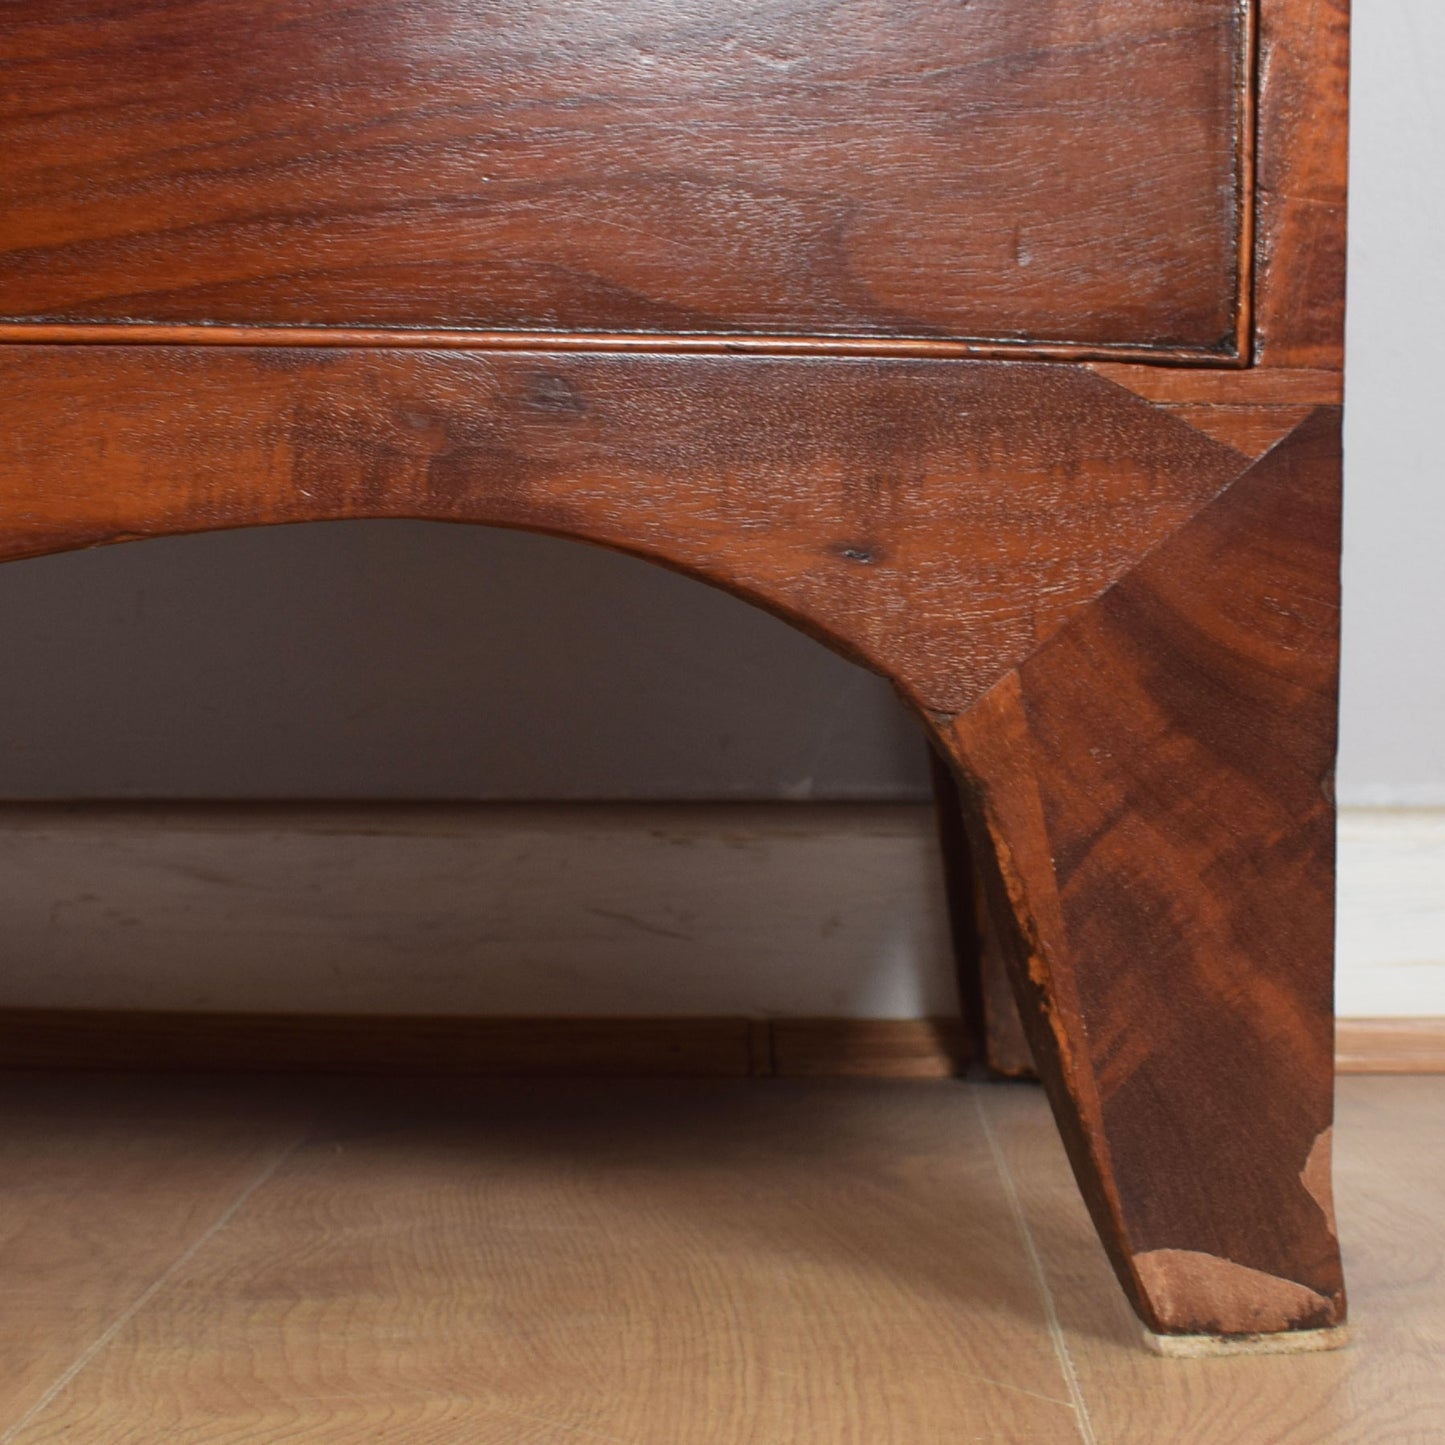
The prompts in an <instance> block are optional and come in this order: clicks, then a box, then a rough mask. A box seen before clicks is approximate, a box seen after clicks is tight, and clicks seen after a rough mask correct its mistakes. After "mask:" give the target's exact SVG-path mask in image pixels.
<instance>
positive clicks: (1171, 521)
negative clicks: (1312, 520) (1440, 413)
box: [0, 346, 1247, 712]
mask: <svg viewBox="0 0 1445 1445" xmlns="http://www.w3.org/2000/svg"><path fill="white" fill-rule="evenodd" d="M0 392H3V394H4V396H5V397H6V399H7V401H6V417H7V423H8V425H9V428H10V442H9V444H10V452H9V461H8V463H7V465H6V467H5V470H4V474H3V479H0V480H3V492H0V557H6V556H9V557H20V556H28V555H36V554H40V553H44V552H48V551H56V550H62V549H65V548H69V547H78V546H90V545H95V544H97V543H103V542H115V541H122V540H128V539H132V538H136V537H142V536H160V535H165V534H168V533H176V532H188V531H197V530H202V529H214V528H219V527H239V526H254V525H259V524H266V523H278V522H301V521H314V520H321V519H324V518H341V517H431V518H437V519H442V520H453V521H469V522H484V523H489V524H492V525H499V526H515V527H526V528H531V529H533V530H538V531H547V532H558V533H563V534H566V535H569V536H574V537H579V538H582V539H584V540H589V541H594V542H600V543H603V544H605V545H608V546H613V547H617V548H620V549H622V550H625V551H630V552H634V553H637V554H639V555H641V556H644V557H649V558H651V559H653V560H655V561H660V562H662V563H664V564H665V565H668V566H672V567H676V568H679V569H682V570H685V571H688V572H690V573H692V574H693V575H695V576H698V577H700V578H702V579H703V580H705V581H708V582H712V583H715V584H717V585H720V586H723V587H726V588H728V589H730V590H731V591H733V592H736V593H737V594H738V595H740V596H742V597H745V598H747V599H749V600H751V601H754V602H758V603H760V604H761V605H763V606H766V607H769V608H770V609H772V610H773V611H775V612H777V613H779V614H780V615H781V616H783V617H784V618H786V619H787V620H789V621H792V622H794V623H796V624H798V625H799V626H801V627H803V628H805V629H806V630H808V631H811V632H813V633H814V634H816V635H818V636H820V637H822V638H823V639H825V640H827V641H828V642H830V643H831V644H832V645H834V646H835V647H837V648H839V649H840V650H841V651H843V652H845V653H847V654H849V655H851V656H853V657H855V658H857V659H859V660H860V661H862V662H864V663H865V664H866V665H868V666H870V667H872V668H874V669H876V670H878V671H880V672H884V673H887V674H890V675H891V676H893V677H895V678H896V679H897V680H898V682H899V684H900V686H902V687H903V688H904V689H905V691H906V692H907V694H908V695H909V696H910V697H911V698H912V699H913V700H914V702H915V703H916V704H917V705H918V706H920V707H922V708H926V709H932V710H936V711H947V712H955V711H961V710H962V709H964V708H966V707H967V706H968V705H969V704H970V703H971V702H972V701H973V700H975V699H976V698H978V697H979V696H981V695H982V694H983V693H984V692H985V691H987V689H988V688H989V687H991V686H992V685H993V684H994V683H995V682H996V681H997V680H998V679H999V677H1000V676H1002V675H1003V673H1004V672H1006V671H1007V670H1008V668H1009V667H1010V666H1012V665H1013V663H1014V662H1016V661H1017V660H1019V659H1020V658H1022V657H1023V656H1025V655H1027V654H1028V653H1029V652H1031V651H1033V649H1034V648H1035V647H1037V646H1038V644H1039V643H1040V642H1041V641H1042V640H1043V639H1044V638H1045V637H1047V636H1048V635H1049V634H1050V633H1051V632H1052V631H1053V630H1054V629H1055V628H1056V627H1057V626H1058V625H1059V624H1060V623H1061V622H1062V621H1063V620H1064V619H1065V618H1066V617H1068V616H1070V615H1071V614H1072V613H1073V612H1074V611H1075V610H1076V609H1077V608H1078V607H1080V606H1082V605H1084V604H1085V603H1087V602H1089V601H1090V600H1092V599H1093V598H1094V597H1096V596H1097V595H1098V594H1099V593H1100V592H1102V591H1103V590H1104V589H1105V588H1106V587H1108V586H1109V585H1110V584H1111V583H1112V582H1114V581H1115V580H1116V579H1117V578H1118V577H1119V576H1120V575H1122V574H1123V573H1124V572H1125V571H1127V570H1128V568H1129V567H1130V566H1131V565H1132V564H1133V563H1134V562H1135V561H1136V560H1137V559H1138V557H1139V556H1140V555H1142V554H1143V553H1144V552H1146V551H1147V550H1148V549H1149V548H1150V547H1151V546H1153V545H1155V544H1157V543H1158V542H1160V541H1162V540H1163V539H1164V538H1165V537H1167V536H1169V535H1170V533H1171V532H1173V531H1174V530H1175V529H1176V528H1177V527H1179V526H1180V525H1181V524H1182V523H1183V522H1184V521H1186V520H1187V519H1188V518H1189V517H1190V516H1191V515H1193V513H1194V512H1195V511H1196V510H1197V509H1198V507H1199V506H1201V505H1202V504H1203V503H1204V502H1205V501H1207V500H1208V499H1209V498H1210V497H1212V496H1214V495H1215V494H1216V493H1217V492H1219V491H1220V490H1221V489H1222V488H1223V487H1224V486H1225V485H1226V484H1227V483H1228V482H1230V481H1231V480H1232V479H1233V478H1234V477H1235V476H1237V475H1238V474H1239V472H1240V471H1241V470H1242V469H1243V468H1244V466H1245V465H1246V464H1247V459H1246V458H1245V457H1243V456H1242V455H1241V454H1240V453H1238V452H1236V451H1235V450H1233V449H1232V448H1230V447H1226V446H1223V445H1221V444H1219V443H1217V442H1215V441H1213V440H1211V439H1209V438H1206V437H1204V436H1202V435H1201V434H1200V433H1198V432H1196V431H1195V430H1193V429H1192V428H1190V427H1188V426H1186V425H1184V424H1183V423H1181V422H1178V421H1175V420H1173V419H1171V418H1169V417H1167V416H1163V415H1161V414H1160V413H1159V412H1157V411H1156V410H1155V409H1154V408H1152V407H1151V406H1149V405H1148V404H1147V403H1145V402H1143V401H1141V400H1140V399H1139V398H1137V397H1135V396H1133V395H1132V394H1130V393H1129V392H1127V391H1126V390H1124V389H1123V388H1121V387H1118V386H1116V385H1113V384H1112V383H1109V382H1106V381H1104V380H1102V379H1101V378H1099V377H1096V376H1094V375H1092V374H1090V373H1089V372H1087V371H1084V370H1082V369H1078V368H1063V367H1056V366H1050V365H1047V364H1024V363H1018V364H999V363H988V362H908V363H904V362H887V363H885V362H880V361H863V360H857V361H849V360H841V359H831V360H823V359H816V360H813V361H810V362H809V363H807V364H806V365H798V364H796V363H792V362H788V361H784V360H774V359H771V358H761V357H751V358H726V357H701V356H674V357H667V358H645V357H597V356H586V355H546V354H542V355H535V354H531V353H508V354H498V355H489V354H484V353H458V352H405V353H393V352H385V351H355V352H349V351H324V352H323V351H314V350H305V351H301V350H298V351H285V350H268V351H254V352H253V351H221V350H219V349H216V348H205V347H133V348H103V347H80V346H73V347H62V346H53V347H25V346H10V347H0ZM1045 417H1046V418H1047V425H1044V424H1043V423H1042V420H1041V419H1042V418H1045Z"/></svg>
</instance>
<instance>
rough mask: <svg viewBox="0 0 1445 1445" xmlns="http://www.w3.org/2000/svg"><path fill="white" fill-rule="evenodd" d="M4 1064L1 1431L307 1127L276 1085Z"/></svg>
mask: <svg viewBox="0 0 1445 1445" xmlns="http://www.w3.org/2000/svg"><path fill="white" fill-rule="evenodd" d="M95 1089H96V1084H95V1081H94V1079H90V1080H86V1079H82V1078H75V1077H71V1078H64V1077H61V1078H46V1077H44V1076H35V1077H32V1078H24V1077H16V1076H13V1075H0V1274H3V1279H4V1290H3V1297H0V1357H3V1359H4V1362H5V1366H4V1369H3V1370H0V1436H5V1437H6V1438H8V1429H9V1427H10V1426H11V1425H12V1424H13V1423H14V1422H15V1420H17V1419H18V1418H20V1417H22V1416H23V1415H25V1414H26V1413H27V1412H28V1411H30V1410H32V1409H35V1408H37V1407H39V1406H40V1405H41V1404H42V1403H43V1401H44V1399H45V1397H46V1395H47V1393H48V1392H49V1391H50V1389H51V1388H52V1387H53V1384H54V1382H55V1381H56V1380H57V1379H59V1378H61V1377H63V1376H64V1374H65V1372H66V1371H68V1370H70V1369H72V1368H73V1367H74V1366H75V1365H76V1363H77V1362H78V1361H80V1360H81V1359H82V1358H83V1357H84V1355H85V1353H86V1352H87V1351H88V1350H90V1349H93V1348H94V1347H95V1345H96V1344H97V1342H98V1341H100V1340H101V1338H102V1337H103V1335H104V1333H105V1331H106V1330H107V1329H108V1328H109V1327H110V1326H111V1325H112V1324H113V1323H114V1322H115V1321H116V1320H117V1319H119V1318H121V1317H122V1316H123V1315H124V1314H125V1313H126V1312H127V1311H129V1310H131V1309H132V1308H134V1307H135V1306H136V1305H137V1303H138V1302H140V1301H141V1300H142V1299H143V1297H144V1295H145V1293H146V1291H147V1290H148V1289H150V1288H152V1287H153V1286H154V1285H155V1284H156V1282H157V1281H158V1280H160V1279H161V1278H162V1277H163V1276H164V1275H165V1274H166V1273H167V1272H168V1271H169V1270H172V1269H174V1268H175V1267H176V1266H177V1265H178V1264H179V1263H180V1262H181V1261H182V1260H183V1259H184V1258H185V1256H186V1255H187V1254H188V1253H189V1252H190V1251H191V1250H193V1249H194V1248H196V1247H197V1246H198V1245H199V1244H200V1242H201V1241H202V1240H203V1239H204V1238H205V1237H206V1236H207V1234H208V1232H209V1231H210V1230H212V1229H213V1228H214V1227H215V1225H216V1223H217V1221H218V1220H219V1219H221V1218H222V1217H223V1216H224V1215H225V1212H226V1210H227V1209H228V1208H230V1207H231V1206H232V1205H233V1204H234V1202H235V1201H236V1199H237V1198H238V1197H240V1196H241V1194H242V1193H243V1192H244V1191H245V1190H246V1189H247V1188H249V1187H251V1186H253V1185H254V1184H255V1183H256V1181H257V1180H258V1179H260V1178H261V1176H262V1175H263V1174H264V1173H265V1172H266V1171H267V1170H268V1169H269V1168H271V1167H272V1166H273V1165H274V1164H275V1162H276V1160H277V1159H278V1158H279V1156H280V1155H281V1154H282V1153H283V1152H284V1151H285V1149H286V1148H287V1147H289V1146H290V1145H291V1144H293V1143H294V1142H295V1141H296V1140H297V1138H299V1137H300V1134H301V1133H302V1132H304V1127H305V1121H306V1118H307V1113H308V1110H307V1106H306V1105H305V1104H303V1103H302V1102H300V1101H298V1100H296V1099H295V1098H278V1097H277V1095H276V1094H275V1093H274V1091H272V1090H271V1089H270V1088H268V1087H267V1086H266V1085H265V1084H264V1083H258V1081H256V1080H254V1079H253V1080H248V1081H245V1082H244V1083H234V1082H230V1081H216V1080H213V1081H208V1082H206V1083H193V1084H192V1086H191V1088H189V1089H188V1090H186V1091H184V1092H183V1093H182V1092H178V1091H177V1090H176V1089H175V1087H174V1085H173V1084H170V1083H166V1082H162V1081H157V1080H146V1079H131V1080H130V1081H128V1082H127V1084H126V1085H125V1087H124V1089H123V1090H122V1091H121V1092H120V1093H119V1094H117V1095H114V1096H112V1097H109V1100H108V1102H107V1103H106V1104H105V1106H104V1107H103V1108H101V1109H99V1110H95V1109H93V1108H91V1107H88V1105H87V1101H94V1098H95Z"/></svg>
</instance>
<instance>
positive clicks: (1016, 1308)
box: [0, 1074, 1445, 1445]
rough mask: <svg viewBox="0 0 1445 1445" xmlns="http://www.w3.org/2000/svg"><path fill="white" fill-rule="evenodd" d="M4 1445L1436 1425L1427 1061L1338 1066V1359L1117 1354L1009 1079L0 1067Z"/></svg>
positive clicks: (1443, 1224)
mask: <svg viewBox="0 0 1445 1445" xmlns="http://www.w3.org/2000/svg"><path fill="white" fill-rule="evenodd" d="M0 1097H3V1105H0V1445H12V1442H13V1445H40V1442H59V1441H65V1442H69V1445H91V1442H93V1445H129V1442H140V1445H154V1442H166V1445H170V1442H176V1445H201V1442H206V1445H212V1442H216V1445H219V1442H236V1445H239V1442H246V1445H264V1442H275V1441H317V1442H347V1445H351V1442H362V1441H386V1442H389V1445H411V1442H418V1445H420V1442H427V1445H432V1442H437V1445H442V1442H463V1445H491V1442H497V1445H552V1442H557V1445H587V1442H621V1445H933V1442H945V1441H947V1442H964V1441H999V1442H1012V1441H1020V1442H1022V1441H1040V1442H1055V1441H1058V1442H1065V1441H1071V1442H1072V1441H1085V1442H1088V1441H1094V1442H1109V1445H1113V1442H1137V1441H1147V1442H1156V1441H1157V1442H1170V1445H1173V1442H1207V1445H1216V1442H1217V1445H1255V1442H1270V1445H1274V1442H1291V1445H1321V1442H1334V1441H1340V1442H1350V1445H1354V1442H1375V1441H1401V1442H1404V1441H1411V1442H1413V1441H1420V1442H1426V1441H1431V1442H1433V1441H1441V1442H1445V1364H1442V1361H1445V1262H1442V1255H1445V1079H1442V1078H1408V1077H1407V1078H1352V1079H1347V1080H1344V1081H1342V1084H1341V1100H1340V1119H1339V1128H1338V1170H1339V1172H1338V1186H1339V1206H1340V1214H1341V1221H1342V1228H1343V1231H1344V1240H1345V1247H1346V1252H1347V1266H1348V1268H1349V1270H1350V1283H1351V1286H1352V1290H1353V1295H1352V1304H1353V1315H1354V1327H1355V1341H1354V1343H1353V1344H1352V1345H1351V1347H1350V1348H1348V1349H1347V1350H1344V1351H1342V1352H1339V1353H1336V1354H1324V1355H1311V1356H1294V1357H1288V1356H1284V1357H1282V1356H1275V1357H1268V1358H1260V1357H1255V1358H1242V1359H1227V1360H1163V1359H1159V1358H1157V1357H1154V1356H1152V1355H1149V1354H1147V1353H1145V1351H1144V1350H1143V1347H1142V1345H1141V1344H1140V1343H1139V1336H1138V1332H1137V1327H1136V1326H1135V1324H1134V1323H1133V1319H1132V1316H1131V1315H1130V1314H1129V1312H1128V1310H1127V1309H1126V1307H1125V1306H1124V1303H1123V1300H1122V1297H1121V1296H1120V1294H1119V1292H1118V1290H1117V1289H1116V1287H1115V1286H1114V1284H1113V1281H1112V1278H1111V1276H1110V1274H1109V1271H1108V1267H1107V1265H1106V1264H1105V1261H1104V1258H1103V1255H1102V1253H1101V1251H1100V1249H1099V1246H1098V1244H1097V1243H1096V1241H1095V1239H1094V1236H1093V1233H1092V1231H1091V1229H1090V1227H1089V1224H1088V1220H1087V1218H1086V1216H1085V1213H1084V1209H1083V1206H1082V1204H1081V1203H1080V1201H1079V1198H1078V1194H1077V1192H1076V1190H1075V1188H1074V1185H1073V1182H1072V1180H1071V1178H1070V1176H1069V1174H1068V1170H1067V1167H1066V1165H1065V1162H1064V1157H1063V1152H1062V1149H1061V1148H1060V1146H1059V1143H1058V1140H1057V1136H1056V1135H1055V1133H1054V1130H1053V1126H1052V1123H1051V1121H1050V1119H1049V1117H1048V1111H1047V1108H1046V1106H1045V1104H1044V1102H1043V1099H1042V1096H1041V1095H1040V1093H1039V1092H1038V1091H1037V1089H1035V1088H1033V1087H1030V1086H1009V1085H975V1084H960V1083H952V1082H860V1081H848V1082H827V1081H806V1082H805V1081H793V1080H764V1081H752V1082H748V1081H682V1080H664V1081H656V1080H654V1081H650V1082H638V1083H631V1082H627V1083H616V1082H613V1083H596V1082H585V1081H576V1082H570V1081H569V1082H537V1083H525V1084H524V1083H507V1082H501V1083H499V1082H496V1081H486V1082H479V1081H417V1082H410V1081H408V1082H396V1081H389V1082H377V1081H367V1082H355V1081H347V1080H316V1079H309V1080H308V1079H290V1080H284V1081H273V1080H264V1079H261V1080H257V1079H250V1080H244V1079H224V1078H221V1079H218V1078H207V1079H200V1078H176V1077H170V1078H156V1077H135V1076H131V1077H113V1076H103V1075H90V1076H86V1075H67V1076H61V1075H19V1074H17V1075H11V1076H8V1077H5V1078H3V1080H0Z"/></svg>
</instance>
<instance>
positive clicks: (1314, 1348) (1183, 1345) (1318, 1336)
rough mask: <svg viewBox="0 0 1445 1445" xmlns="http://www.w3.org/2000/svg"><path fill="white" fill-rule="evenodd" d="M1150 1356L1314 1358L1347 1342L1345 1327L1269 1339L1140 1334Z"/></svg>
mask: <svg viewBox="0 0 1445 1445" xmlns="http://www.w3.org/2000/svg"><path fill="white" fill-rule="evenodd" d="M1142 1334H1143V1336H1144V1343H1145V1345H1147V1346H1148V1348H1149V1350H1150V1352H1151V1353H1153V1354H1156V1355H1162V1356H1164V1358H1165V1359H1170V1360H1219V1359H1228V1358H1229V1357H1230V1356H1233V1355H1313V1354H1318V1353H1319V1352H1320V1351H1322V1350H1339V1349H1343V1348H1344V1347H1345V1346H1346V1345H1347V1344H1349V1342H1350V1327H1349V1326H1348V1325H1331V1326H1330V1327H1329V1328H1328V1329H1323V1330H1282V1331H1280V1332H1279V1333H1277V1334H1269V1335H1158V1334H1155V1333H1154V1331H1153V1330H1151V1329H1147V1328H1146V1329H1144V1330H1142Z"/></svg>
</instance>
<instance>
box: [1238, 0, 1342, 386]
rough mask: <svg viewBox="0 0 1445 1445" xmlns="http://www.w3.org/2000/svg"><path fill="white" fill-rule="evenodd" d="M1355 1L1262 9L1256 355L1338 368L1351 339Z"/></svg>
mask: <svg viewBox="0 0 1445 1445" xmlns="http://www.w3.org/2000/svg"><path fill="white" fill-rule="evenodd" d="M1349 17H1350V7H1349V0H1269V3H1267V4H1265V5H1264V6H1262V7H1261V13H1260V31H1259V98H1258V117H1257V137H1258V139H1257V144H1258V165H1257V172H1256V187H1257V201H1256V207H1257V209H1256V224H1257V239H1256V243H1255V263H1254V264H1255V307H1254V331H1255V340H1254V355H1255V359H1256V361H1257V362H1258V363H1259V364H1260V365H1262V366H1266V367H1276V366H1279V367H1326V368H1333V369H1335V370H1338V369H1340V368H1341V367H1342V366H1343V363H1344V339H1345V305H1344V300H1345V183H1346V172H1347V169H1348V141H1349V133H1348V123H1347V113H1348V110H1349V47H1350V36H1349V23H1350V20H1349Z"/></svg>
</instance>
